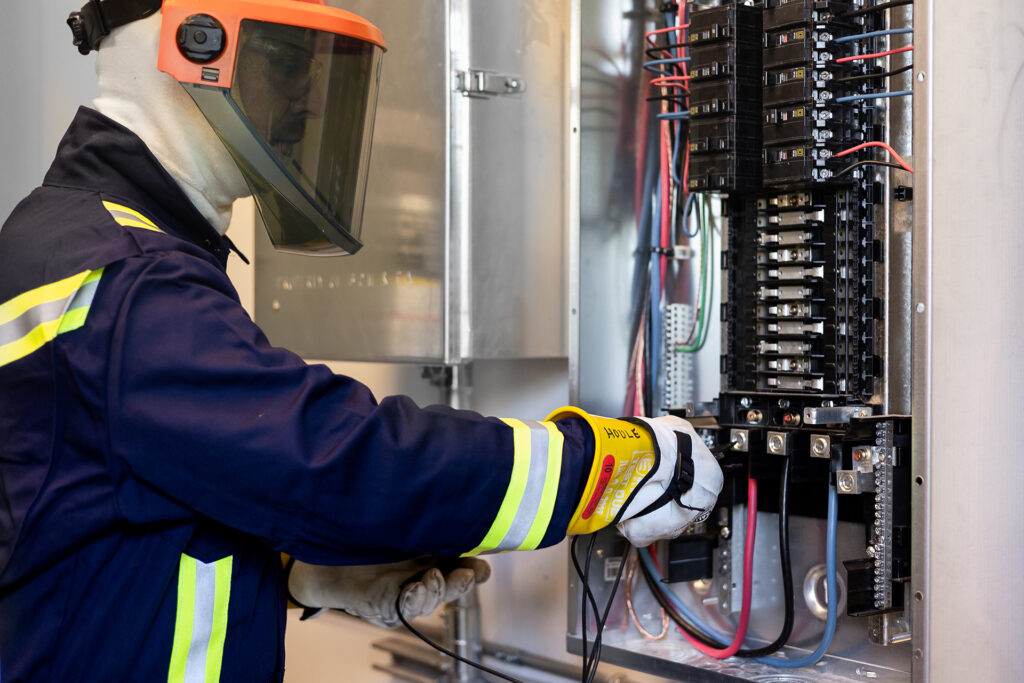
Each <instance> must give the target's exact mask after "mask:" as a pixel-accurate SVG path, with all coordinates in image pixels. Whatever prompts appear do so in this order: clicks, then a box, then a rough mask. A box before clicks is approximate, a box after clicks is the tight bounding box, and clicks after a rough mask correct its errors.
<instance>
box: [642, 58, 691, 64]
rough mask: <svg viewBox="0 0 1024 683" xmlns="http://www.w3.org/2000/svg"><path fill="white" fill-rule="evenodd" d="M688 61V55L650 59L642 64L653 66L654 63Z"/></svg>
mask: <svg viewBox="0 0 1024 683" xmlns="http://www.w3.org/2000/svg"><path fill="white" fill-rule="evenodd" d="M688 61H690V58H689V57H672V58H671V59H652V60H650V61H649V62H644V66H653V65H655V64H681V63H683V62H688Z"/></svg>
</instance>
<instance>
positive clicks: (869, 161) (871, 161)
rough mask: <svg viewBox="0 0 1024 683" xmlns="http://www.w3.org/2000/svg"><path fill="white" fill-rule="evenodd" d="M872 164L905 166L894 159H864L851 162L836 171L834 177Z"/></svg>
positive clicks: (890, 166) (894, 166) (891, 166)
mask: <svg viewBox="0 0 1024 683" xmlns="http://www.w3.org/2000/svg"><path fill="white" fill-rule="evenodd" d="M871 164H873V165H875V166H888V167H889V168H903V167H902V166H900V165H899V164H897V163H894V162H892V161H876V160H875V159H865V160H864V161H858V162H857V163H855V164H850V165H849V166H847V167H846V168H844V169H843V170H842V171H840V172H839V173H836V174H835V175H834V176H832V177H833V178H838V177H839V176H841V175H843V174H844V173H849V172H850V171H852V170H853V169H855V168H858V167H860V166H868V165H871Z"/></svg>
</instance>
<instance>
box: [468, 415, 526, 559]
mask: <svg viewBox="0 0 1024 683" xmlns="http://www.w3.org/2000/svg"><path fill="white" fill-rule="evenodd" d="M502 422H504V423H505V424H507V425H508V426H509V427H511V428H512V442H513V449H514V450H513V462H512V476H511V477H510V478H509V482H508V490H507V491H506V492H505V498H504V500H502V501H501V507H499V508H498V514H497V515H496V516H495V518H494V522H493V523H492V524H491V528H490V530H489V531H488V532H487V535H486V536H484V540H483V541H481V542H480V545H478V546H477V547H476V548H474V549H473V550H470V551H469V552H468V553H465V555H464V556H466V557H470V556H473V555H479V554H480V553H483V552H487V551H488V550H494V549H495V548H497V547H498V544H499V543H501V541H502V539H504V538H505V535H506V534H507V533H508V530H509V529H510V528H512V522H513V521H515V518H516V512H518V510H519V503H520V501H521V500H522V498H523V492H524V491H525V490H526V480H527V477H528V476H529V472H530V428H529V427H528V426H526V425H525V424H523V423H522V422H520V421H519V420H502Z"/></svg>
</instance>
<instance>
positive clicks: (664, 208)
mask: <svg viewBox="0 0 1024 683" xmlns="http://www.w3.org/2000/svg"><path fill="white" fill-rule="evenodd" d="M662 104H663V106H662V110H663V111H664V110H666V109H667V107H666V106H664V105H666V104H667V102H666V103H662ZM658 146H659V147H660V148H661V236H660V237H659V239H658V246H659V247H666V246H668V242H669V230H670V228H669V226H670V225H671V224H672V221H671V218H672V217H671V216H669V215H668V212H669V207H670V206H671V201H670V199H671V197H670V195H671V194H672V192H671V188H670V186H669V168H668V165H669V154H668V121H662V122H661V144H660V145H658ZM658 265H659V268H660V271H661V282H660V287H659V289H658V291H659V293H661V292H664V291H665V273H666V272H667V271H668V257H667V256H666V255H664V254H662V255H661V256H659V257H658Z"/></svg>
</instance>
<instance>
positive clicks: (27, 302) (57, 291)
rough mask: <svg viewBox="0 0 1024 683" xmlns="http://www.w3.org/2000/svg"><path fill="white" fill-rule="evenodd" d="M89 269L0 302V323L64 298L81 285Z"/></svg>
mask: <svg viewBox="0 0 1024 683" xmlns="http://www.w3.org/2000/svg"><path fill="white" fill-rule="evenodd" d="M89 273H90V271H88V270H86V271H83V272H81V273H76V274H74V275H72V276H71V277H66V278H64V279H63V280H59V281H58V282H53V283H51V284H48V285H43V286H42V287H36V288H35V289H31V290H29V291H27V292H25V293H24V294H19V295H18V296H16V297H14V298H13V299H11V300H10V301H7V302H5V303H3V304H0V325H3V324H4V323H8V322H10V321H12V320H14V319H15V318H18V317H20V316H22V315H23V314H25V313H26V312H27V311H28V310H29V309H31V308H35V307H36V306H39V305H40V304H45V303H48V302H50V301H57V300H58V299H65V298H67V297H69V296H71V294H72V293H73V292H74V291H75V290H77V289H78V288H79V287H81V286H82V283H83V282H85V278H87V277H88V276H89Z"/></svg>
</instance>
